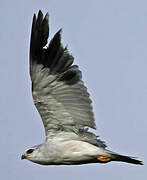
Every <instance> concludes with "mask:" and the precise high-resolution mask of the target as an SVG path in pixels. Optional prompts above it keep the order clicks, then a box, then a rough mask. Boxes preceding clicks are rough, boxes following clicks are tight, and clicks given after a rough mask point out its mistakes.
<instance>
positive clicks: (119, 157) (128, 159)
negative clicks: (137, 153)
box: [112, 154, 143, 165]
mask: <svg viewBox="0 0 147 180" xmlns="http://www.w3.org/2000/svg"><path fill="white" fill-rule="evenodd" d="M112 155H113V156H114V159H112V160H113V161H122V162H127V163H132V164H137V165H143V162H142V161H140V160H137V159H135V157H131V156H124V155H120V154H112Z"/></svg>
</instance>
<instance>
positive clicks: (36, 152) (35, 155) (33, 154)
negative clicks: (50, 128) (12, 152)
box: [21, 145, 46, 164]
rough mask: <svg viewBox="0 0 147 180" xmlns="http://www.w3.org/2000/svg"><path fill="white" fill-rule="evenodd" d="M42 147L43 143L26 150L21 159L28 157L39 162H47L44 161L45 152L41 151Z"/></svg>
mask: <svg viewBox="0 0 147 180" xmlns="http://www.w3.org/2000/svg"><path fill="white" fill-rule="evenodd" d="M40 148H41V145H37V146H33V147H31V148H29V149H27V150H25V152H24V153H23V155H22V156H21V159H22V160H23V159H27V160H29V161H32V162H35V163H38V164H46V162H44V160H45V158H44V154H43V153H42V152H41V150H40Z"/></svg>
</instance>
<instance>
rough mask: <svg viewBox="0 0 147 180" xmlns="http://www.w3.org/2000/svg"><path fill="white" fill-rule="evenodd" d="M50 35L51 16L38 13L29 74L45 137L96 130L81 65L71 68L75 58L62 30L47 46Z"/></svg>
mask: <svg viewBox="0 0 147 180" xmlns="http://www.w3.org/2000/svg"><path fill="white" fill-rule="evenodd" d="M48 36H49V25H48V14H46V16H45V17H43V14H42V12H41V11H39V13H38V16H37V17H36V15H34V17H33V23H32V33H31V43H30V75H31V80H32V94H33V99H34V103H35V105H36V107H37V109H38V112H39V113H40V115H41V118H42V120H43V124H44V127H45V132H46V135H48V134H49V133H50V132H51V131H54V132H57V131H65V132H76V133H79V134H80V132H81V130H82V131H83V132H85V130H84V128H85V127H90V128H93V129H95V128H96V126H95V120H94V115H93V111H92V105H91V100H90V98H89V94H88V92H87V88H86V87H85V86H84V83H83V81H82V80H81V71H80V70H79V68H78V66H76V65H72V64H73V60H74V58H73V56H72V55H70V54H69V52H68V50H67V48H66V47H65V48H63V46H62V44H61V30H59V31H58V32H57V33H56V34H55V35H54V37H53V39H52V40H51V42H50V43H49V45H48V46H47V39H48ZM45 46H46V47H45ZM83 134H86V132H85V133H82V135H83ZM94 136H95V135H94ZM85 137H87V140H86V141H89V139H92V138H88V137H89V136H88V135H87V136H85ZM95 137H96V136H95ZM93 144H95V143H93ZM102 144H103V143H102Z"/></svg>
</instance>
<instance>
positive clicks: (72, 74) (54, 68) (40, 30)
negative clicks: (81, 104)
mask: <svg viewBox="0 0 147 180" xmlns="http://www.w3.org/2000/svg"><path fill="white" fill-rule="evenodd" d="M48 16H49V15H48V13H47V14H46V15H45V17H44V18H43V14H42V12H41V11H39V13H38V16H37V19H36V15H35V14H34V17H33V24H32V34H31V43H30V44H31V45H30V58H31V59H32V61H34V62H36V63H37V64H42V65H43V68H49V69H50V74H58V75H59V79H58V80H59V81H64V82H66V83H67V84H69V85H73V84H76V83H77V82H78V81H79V80H81V77H82V76H81V71H80V70H79V68H78V66H75V65H72V63H73V60H74V58H73V56H72V55H71V54H69V52H68V50H67V47H65V48H63V46H62V44H61V31H62V30H61V29H60V30H59V31H58V32H57V33H56V34H55V35H54V37H53V39H52V40H51V42H50V44H49V45H48V46H47V39H48V36H49V35H48V34H49V25H48ZM45 46H46V47H45ZM32 63H33V62H32Z"/></svg>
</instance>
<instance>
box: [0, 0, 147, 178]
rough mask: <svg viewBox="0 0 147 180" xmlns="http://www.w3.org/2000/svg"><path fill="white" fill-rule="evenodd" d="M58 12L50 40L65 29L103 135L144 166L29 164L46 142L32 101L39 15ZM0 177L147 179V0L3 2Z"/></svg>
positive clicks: (112, 146) (0, 19)
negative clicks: (29, 152)
mask: <svg viewBox="0 0 147 180" xmlns="http://www.w3.org/2000/svg"><path fill="white" fill-rule="evenodd" d="M39 9H41V10H42V11H43V12H44V13H46V12H47V11H48V12H49V14H50V35H51V36H50V38H51V37H52V36H53V34H54V33H55V32H56V31H57V30H58V29H59V28H61V27H62V28H63V33H62V35H63V40H62V42H63V43H64V45H66V44H68V48H69V49H70V52H71V53H72V54H73V56H74V57H75V63H76V64H78V65H79V66H80V69H81V70H82V72H83V79H84V81H85V84H86V85H87V86H88V90H89V92H90V94H91V98H92V100H93V106H94V112H95V118H96V123H97V127H98V130H97V134H99V135H100V136H101V139H103V140H104V141H106V143H107V145H108V147H109V149H110V150H113V151H115V152H119V153H123V154H127V155H132V156H137V157H139V159H141V160H143V161H144V163H145V165H144V166H135V165H131V164H125V163H119V162H116V163H115V162H111V163H108V164H105V165H102V164H89V165H80V166H41V165H37V164H34V163H31V162H29V161H26V160H24V161H21V160H20V157H21V154H22V153H23V152H24V150H25V149H26V148H28V147H30V146H32V145H35V144H39V143H41V142H42V141H44V138H45V136H44V129H43V125H42V122H41V119H40V117H39V114H38V112H37V110H36V109H35V107H34V104H33V100H32V96H31V86H30V85H31V83H30V77H29V60H28V58H29V41H30V30H31V22H32V16H33V13H35V12H36V13H37V12H38V10H39ZM0 59H1V60H0V83H1V86H0V92H1V93H0V101H1V103H0V124H1V125H0V137H1V145H0V153H1V157H0V167H1V170H0V179H3V180H10V179H15V180H17V179H21V180H26V179H28V180H31V179H48V180H49V179H50V180H52V179H53V180H58V179H59V180H81V179H84V180H89V179H92V180H95V179H96V180H108V179H110V180H116V179H119V180H126V179H127V180H139V179H140V180H143V179H146V178H147V165H146V164H147V1H146V0H139V1H138V0H123V1H122V0H99V1H98V0H93V1H85V0H80V1H78V0H77V1H76V0H69V1H65V0H62V1H60V0H43V1H39V0H31V1H29V0H28V1H27V0H24V1H20V0H13V1H8V0H5V1H4V0H1V1H0Z"/></svg>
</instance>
